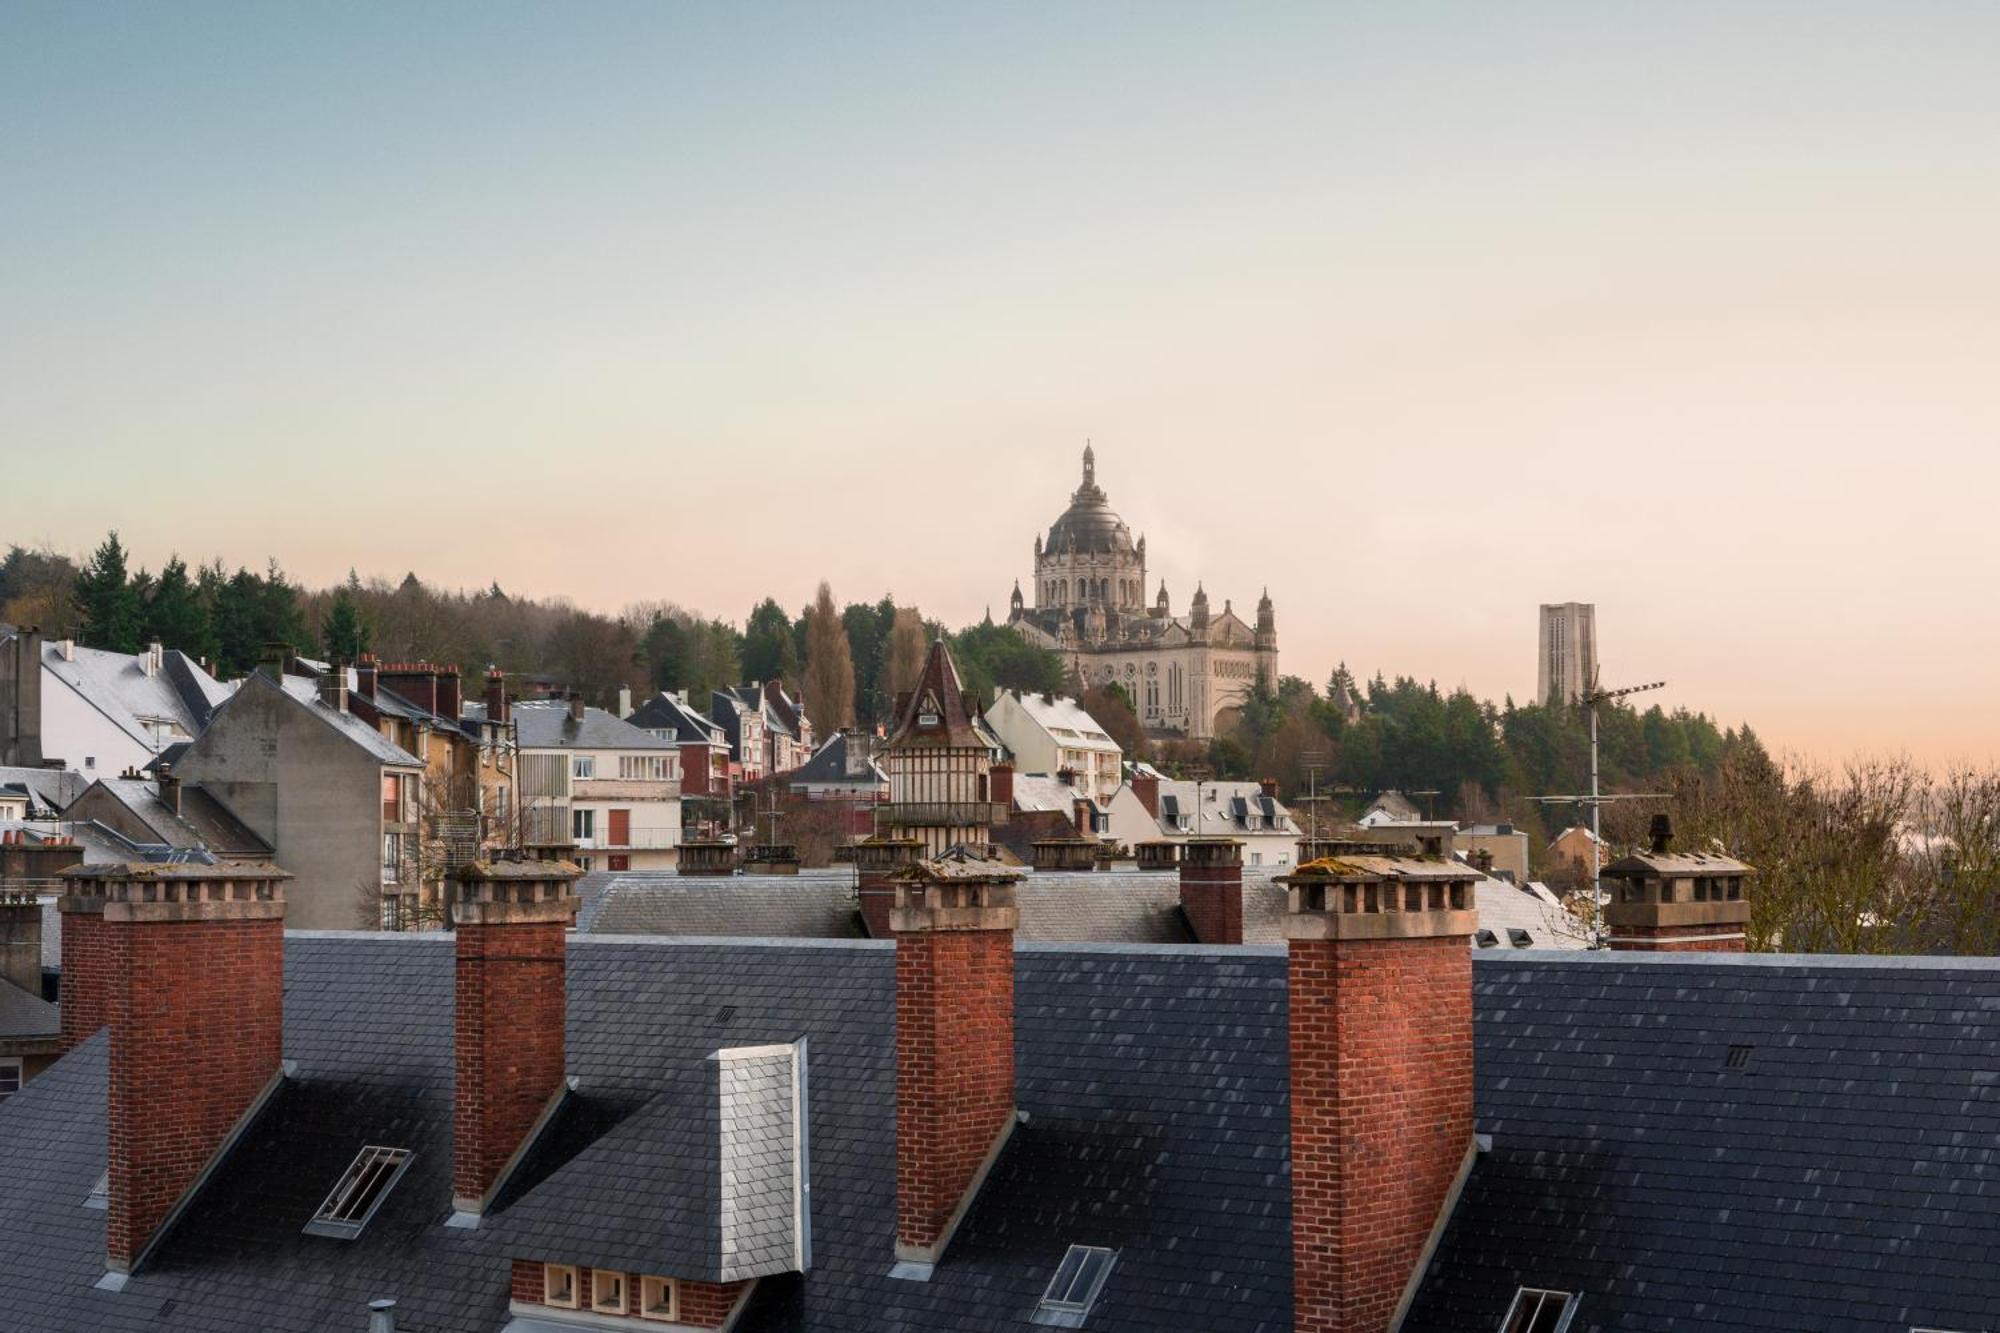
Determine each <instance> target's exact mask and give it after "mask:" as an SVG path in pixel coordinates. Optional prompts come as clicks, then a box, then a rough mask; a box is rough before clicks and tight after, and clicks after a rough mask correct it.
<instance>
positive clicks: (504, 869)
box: [458, 860, 583, 884]
mask: <svg viewBox="0 0 2000 1333" xmlns="http://www.w3.org/2000/svg"><path fill="white" fill-rule="evenodd" d="M458 878H459V879H461V880H467V881H476V880H484V881H512V882H520V881H523V880H544V879H545V880H558V881H561V882H562V883H564V884H567V883H570V882H571V881H573V880H579V879H582V878H583V867H582V866H579V865H577V864H576V863H574V862H572V861H534V860H519V861H514V860H502V861H472V862H468V863H467V864H466V865H463V866H461V867H459V870H458Z"/></svg>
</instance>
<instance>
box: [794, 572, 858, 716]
mask: <svg viewBox="0 0 2000 1333" xmlns="http://www.w3.org/2000/svg"><path fill="white" fill-rule="evenodd" d="M800 693H801V694H802V695H803V696H804V701H805V707H806V716H807V717H809V718H811V719H812V720H813V723H814V724H815V725H816V726H817V727H818V728H819V733H820V734H821V735H823V736H830V735H832V734H833V733H834V732H835V731H844V730H846V729H847V728H849V727H852V726H853V725H854V656H853V654H852V652H851V651H850V650H849V648H848V644H847V628H846V626H844V625H843V624H841V620H840V608H839V607H838V606H836V605H835V604H834V600H833V589H832V588H831V587H830V586H828V584H827V582H826V580H825V579H821V580H820V585H819V596H818V597H816V598H815V599H814V600H813V604H812V606H811V607H810V608H809V609H808V610H807V611H806V670H805V680H804V682H803V684H802V685H801V687H800Z"/></svg>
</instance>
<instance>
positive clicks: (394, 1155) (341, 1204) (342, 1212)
mask: <svg viewBox="0 0 2000 1333" xmlns="http://www.w3.org/2000/svg"><path fill="white" fill-rule="evenodd" d="M409 1165H410V1150H409V1149H408V1148H378V1147H372V1146H371V1147H367V1148H363V1149H362V1150H361V1151H360V1153H359V1154H357V1155H356V1156H355V1158H354V1164H353V1165H352V1166H350V1167H348V1168H347V1172H346V1174H344V1175H343V1176H341V1178H340V1183H339V1184H337V1185H335V1186H334V1187H333V1193H331V1194H329V1195H327V1196H326V1202H325V1203H323V1204H321V1205H320V1206H319V1211H318V1212H317V1213H314V1214H313V1219H312V1221H310V1222H308V1223H306V1234H307V1235H310V1236H329V1237H331V1238H332V1239H334V1240H353V1239H354V1238H355V1237H356V1236H358V1235H360V1234H361V1229H362V1228H363V1227H365V1226H367V1225H368V1219H369V1218H371V1217H373V1216H375V1210H376V1209H377V1208H379V1207H381V1206H382V1200H383V1199H385V1198H387V1197H388V1194H389V1191H390V1190H391V1189H393V1188H394V1187H395V1184H396V1181H397V1180H399V1179H400V1178H401V1177H402V1174H403V1172H404V1170H405V1169H406V1168H407V1167H408V1166H409Z"/></svg>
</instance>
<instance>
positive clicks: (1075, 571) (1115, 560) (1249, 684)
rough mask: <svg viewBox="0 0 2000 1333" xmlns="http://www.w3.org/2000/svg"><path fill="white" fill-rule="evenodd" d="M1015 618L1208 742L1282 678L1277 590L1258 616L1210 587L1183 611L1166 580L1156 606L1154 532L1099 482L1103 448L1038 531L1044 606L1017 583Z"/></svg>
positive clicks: (1157, 722) (1097, 681)
mask: <svg viewBox="0 0 2000 1333" xmlns="http://www.w3.org/2000/svg"><path fill="white" fill-rule="evenodd" d="M1008 624H1010V625H1012V626H1013V627H1014V629H1015V630H1016V631H1017V632H1018V633H1020V634H1021V635H1022V636H1024V637H1025V638H1027V639H1028V640H1029V641H1030V642H1031V643H1034V644H1037V645H1039V646H1041V647H1044V648H1048V649H1051V650H1053V651H1055V652H1057V653H1059V654H1061V655H1062V657H1063V660H1064V663H1065V664H1066V665H1067V666H1068V667H1069V668H1070V670H1071V671H1073V672H1074V673H1075V674H1076V676H1077V678H1078V679H1080V680H1082V681H1083V682H1084V683H1085V684H1086V685H1103V684H1108V683H1110V682H1112V681H1116V682H1118V683H1119V684H1120V685H1122V686H1124V688H1125V692H1126V693H1127V694H1128V695H1130V696H1131V699H1132V703H1133V706H1134V707H1135V708H1137V709H1138V712H1139V720H1140V721H1141V722H1142V723H1143V724H1144V725H1145V726H1146V728H1147V730H1149V731H1155V732H1160V733H1164V734H1170V735H1180V736H1187V737H1190V738H1193V739H1196V740H1206V739H1208V738H1209V737H1211V736H1213V735H1214V734H1215V732H1216V722H1217V719H1218V718H1219V717H1221V716H1222V715H1223V714H1225V713H1227V712H1228V711H1229V710H1231V709H1234V708H1237V707H1239V706H1241V704H1242V703H1243V700H1244V699H1245V698H1246V697H1248V695H1249V693H1250V691H1251V690H1252V689H1254V688H1255V687H1256V684H1257V681H1258V679H1259V677H1262V678H1264V679H1266V680H1269V681H1272V682H1273V683H1275V682H1276V681H1277V679H1278V629H1277V618H1276V616H1275V614H1274V613H1273V611H1272V609H1271V597H1270V594H1269V593H1268V592H1267V593H1266V594H1265V595H1264V596H1263V597H1262V598H1261V599H1260V600H1259V601H1258V603H1257V621H1256V624H1255V625H1254V626H1252V625H1250V624H1248V623H1246V622H1245V621H1244V620H1243V619H1242V618H1241V617H1240V616H1238V615H1237V614H1236V612H1235V611H1234V609H1233V608H1232V607H1231V606H1230V604H1229V603H1228V602H1227V601H1224V602H1223V604H1222V610H1221V611H1220V612H1212V611H1211V610H1210V608H1209V602H1208V593H1207V592H1206V591H1205V590H1204V589H1202V588H1201V587H1200V586H1199V585H1197V586H1196V588H1195V593H1194V598H1193V600H1192V601H1191V602H1189V604H1188V609H1187V614H1186V615H1184V616H1177V615H1175V614H1174V613H1173V607H1172V604H1171V603H1170V601H1169V599H1168V597H1167V585H1166V584H1165V583H1164V582H1162V583H1161V584H1160V590H1159V593H1158V595H1157V596H1156V597H1155V598H1154V599H1153V602H1152V604H1151V605H1150V606H1148V605H1147V604H1146V539H1145V537H1144V536H1141V537H1140V538H1139V539H1138V540H1137V541H1136V542H1135V541H1133V540H1132V531H1131V529H1130V528H1128V527H1126V525H1125V521H1124V520H1123V519H1121V518H1119V517H1118V515H1117V514H1115V513H1113V512H1112V510H1111V506H1110V504H1109V502H1108V501H1107V499H1106V497H1105V493H1104V491H1103V490H1102V489H1101V488H1100V487H1099V486H1098V484H1097V458H1096V454H1095V453H1094V451H1093V450H1091V449H1090V448H1089V447H1088V446H1086V447H1085V449H1084V451H1083V484H1082V485H1081V486H1079V487H1078V488H1077V489H1076V491H1075V493H1073V494H1072V495H1071V496H1070V504H1069V508H1068V509H1066V510H1064V511H1063V513H1062V515H1061V517H1059V518H1057V519H1056V521H1055V523H1054V524H1052V525H1051V526H1050V528H1049V532H1048V538H1047V540H1046V541H1045V540H1044V539H1043V538H1042V537H1041V536H1039V535H1037V536H1036V538H1035V578H1034V598H1033V605H1032V606H1031V605H1029V599H1028V598H1027V597H1026V596H1025V595H1024V594H1023V593H1022V591H1021V585H1020V584H1019V583H1016V584H1015V585H1014V595H1013V598H1012V601H1011V603H1010V612H1009V615H1008Z"/></svg>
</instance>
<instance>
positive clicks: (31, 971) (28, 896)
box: [0, 893, 42, 999]
mask: <svg viewBox="0 0 2000 1333" xmlns="http://www.w3.org/2000/svg"><path fill="white" fill-rule="evenodd" d="M0 981H11V982H13V983H14V984H15V985H16V986H19V987H20V988H21V989H22V990H24V991H26V992H28V994H30V995H32V996H34V997H36V998H37V999H40V998H41V994H42V904H41V902H40V900H38V899H37V898H36V897H35V895H34V894H32V893H23V894H10V893H0Z"/></svg>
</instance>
